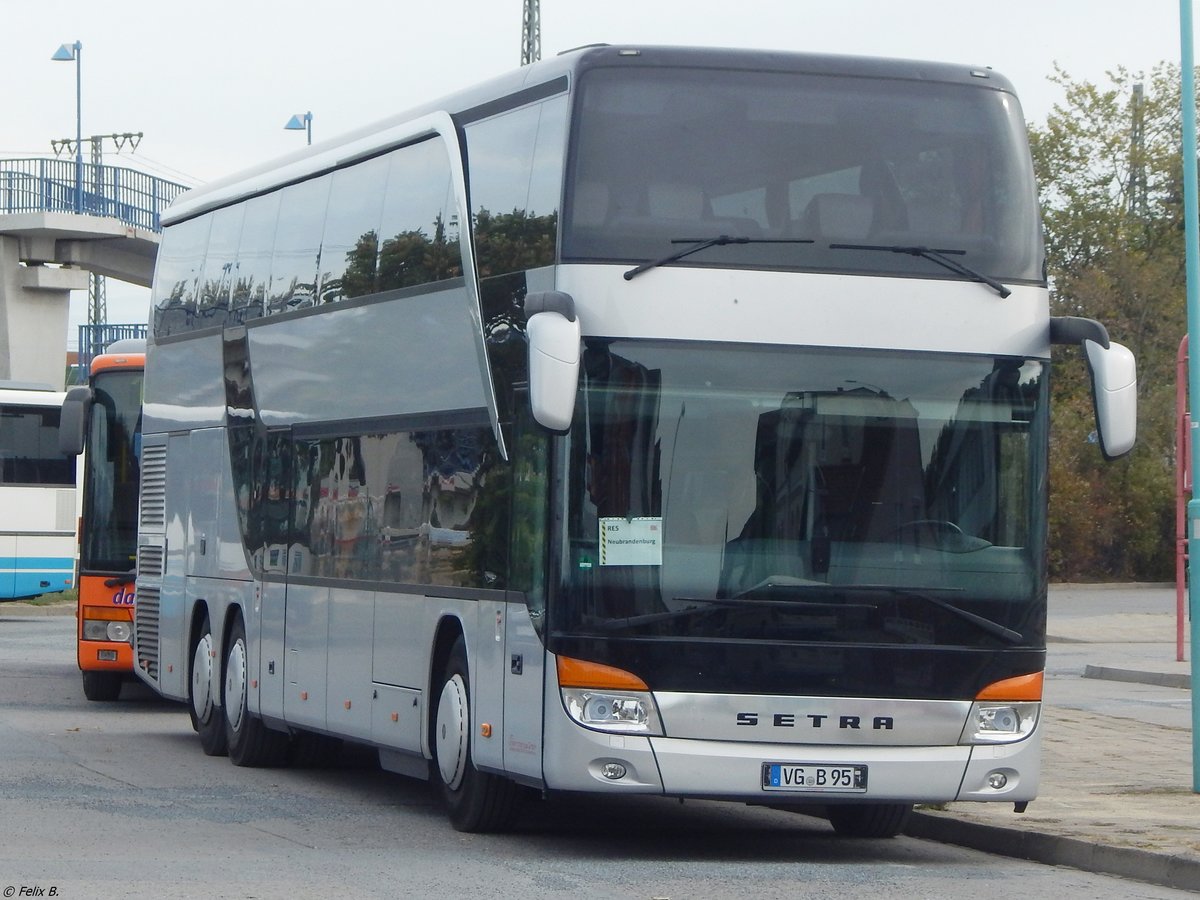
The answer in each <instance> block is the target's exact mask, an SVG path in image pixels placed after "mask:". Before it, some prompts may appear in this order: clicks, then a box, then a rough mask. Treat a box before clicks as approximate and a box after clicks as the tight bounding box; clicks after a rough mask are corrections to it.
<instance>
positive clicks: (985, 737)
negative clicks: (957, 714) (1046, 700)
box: [958, 702, 1042, 744]
mask: <svg viewBox="0 0 1200 900" xmlns="http://www.w3.org/2000/svg"><path fill="white" fill-rule="evenodd" d="M1041 707H1042V704H1041V703H995V702H991V703H988V702H983V703H980V702H976V703H974V704H973V705H972V706H971V713H970V715H969V716H967V724H966V726H965V727H964V728H963V732H962V737H961V738H959V741H958V742H959V743H960V744H1011V743H1013V742H1015V741H1021V740H1024V739H1025V738H1027V737H1029V735H1031V734H1032V733H1033V729H1034V728H1035V727H1036V726H1037V720H1038V714H1039V713H1040V712H1041Z"/></svg>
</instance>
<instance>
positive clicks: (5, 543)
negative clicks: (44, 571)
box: [0, 534, 17, 599]
mask: <svg viewBox="0 0 1200 900" xmlns="http://www.w3.org/2000/svg"><path fill="white" fill-rule="evenodd" d="M16 583H17V536H16V535H15V534H0V599H8V598H10V597H14V596H16V595H15V594H14V593H13V589H14V586H15V585H16Z"/></svg>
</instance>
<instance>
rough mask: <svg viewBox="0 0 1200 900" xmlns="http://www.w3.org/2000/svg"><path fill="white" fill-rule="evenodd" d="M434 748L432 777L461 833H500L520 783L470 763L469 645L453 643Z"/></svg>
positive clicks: (510, 815) (441, 695) (507, 818)
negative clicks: (482, 769) (480, 769)
mask: <svg viewBox="0 0 1200 900" xmlns="http://www.w3.org/2000/svg"><path fill="white" fill-rule="evenodd" d="M439 683H440V684H441V686H442V688H441V693H440V694H439V696H438V701H437V717H436V719H435V720H434V734H433V738H432V740H430V742H429V743H430V746H431V747H432V749H433V767H432V768H433V772H432V775H433V778H434V780H435V781H436V783H437V785H438V787H439V789H440V792H441V795H442V799H443V800H444V801H445V803H446V808H447V811H448V812H449V814H450V824H451V825H453V826H454V828H455V829H456V830H458V831H476V832H478V831H499V830H501V829H503V828H504V826H505V825H507V824H508V822H509V820H510V819H511V818H512V814H513V812H514V810H515V809H516V803H517V797H518V794H517V792H518V788H517V785H516V784H514V783H513V782H511V781H509V780H508V779H507V778H502V777H500V776H499V775H492V774H490V773H488V772H480V771H479V770H478V769H476V768H475V763H474V761H473V760H472V759H471V693H470V687H469V685H470V678H469V676H468V669H467V648H466V643H465V642H464V641H463V639H462V637H461V636H460V637H459V638H458V640H456V641H455V642H454V646H453V647H452V648H451V650H450V655H449V657H448V658H447V659H446V665H445V667H444V668H443V670H442V677H441V680H440V682H439Z"/></svg>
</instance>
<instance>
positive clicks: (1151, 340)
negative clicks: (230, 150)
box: [1030, 64, 1186, 580]
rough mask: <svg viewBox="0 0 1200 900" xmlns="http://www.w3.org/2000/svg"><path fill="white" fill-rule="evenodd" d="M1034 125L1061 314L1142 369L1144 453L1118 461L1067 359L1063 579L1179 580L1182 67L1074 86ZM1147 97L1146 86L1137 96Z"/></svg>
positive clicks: (1053, 531)
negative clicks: (1106, 458) (1087, 322)
mask: <svg viewBox="0 0 1200 900" xmlns="http://www.w3.org/2000/svg"><path fill="white" fill-rule="evenodd" d="M1053 80H1054V81H1056V82H1057V83H1059V84H1060V85H1062V86H1063V87H1064V89H1065V91H1066V99H1065V100H1064V102H1063V103H1061V104H1059V105H1057V106H1055V107H1054V110H1053V111H1052V112H1051V114H1050V115H1049V117H1048V118H1047V120H1046V123H1045V125H1044V126H1042V127H1040V128H1037V127H1034V128H1031V131H1030V142H1031V146H1032V150H1033V159H1034V167H1035V170H1036V172H1037V176H1038V182H1039V184H1040V185H1041V200H1042V210H1043V217H1044V221H1045V229H1046V239H1047V255H1048V273H1049V277H1050V282H1051V285H1052V288H1053V292H1052V297H1051V306H1052V312H1053V314H1055V315H1078V316H1087V317H1090V318H1094V319H1098V320H1100V321H1101V322H1103V323H1104V324H1105V325H1106V326H1107V327H1108V330H1109V333H1110V335H1111V336H1112V338H1113V339H1114V340H1117V341H1119V342H1121V343H1123V344H1125V345H1126V346H1128V347H1129V348H1130V349H1131V350H1132V351H1133V352H1134V354H1135V356H1136V357H1137V361H1138V406H1139V408H1138V444H1137V447H1136V448H1135V449H1134V451H1133V452H1132V453H1131V454H1130V455H1129V456H1127V457H1125V458H1123V459H1121V460H1119V461H1118V462H1116V463H1113V464H1105V463H1104V462H1103V460H1102V459H1101V457H1100V454H1099V452H1098V450H1097V448H1096V447H1094V446H1089V445H1088V444H1089V440H1094V436H1093V434H1092V432H1093V429H1094V427H1095V426H1094V419H1093V414H1092V408H1091V397H1090V391H1091V388H1090V385H1089V384H1088V379H1087V375H1086V370H1085V366H1084V364H1083V362H1082V360H1081V359H1080V358H1079V356H1080V355H1079V351H1078V350H1077V349H1073V348H1066V347H1056V348H1055V349H1054V364H1055V365H1054V380H1053V382H1052V385H1053V386H1052V401H1053V403H1052V413H1051V428H1050V441H1051V443H1050V548H1051V554H1050V575H1051V577H1052V578H1056V579H1062V580H1105V579H1130V580H1132V579H1151V580H1168V579H1169V578H1170V577H1171V571H1172V557H1173V549H1174V495H1173V492H1174V466H1175V448H1174V427H1173V416H1174V405H1175V356H1176V351H1177V349H1178V346H1179V341H1180V339H1181V337H1182V336H1183V334H1184V332H1185V331H1186V314H1185V305H1184V246H1183V233H1182V223H1183V204H1182V169H1181V163H1180V159H1181V157H1180V151H1179V147H1180V140H1179V135H1180V124H1179V120H1180V115H1179V110H1180V105H1179V100H1180V87H1179V70H1178V68H1177V67H1175V66H1171V65H1167V64H1163V65H1160V66H1159V67H1157V68H1156V69H1155V70H1154V71H1153V72H1152V73H1151V74H1150V76H1149V77H1148V78H1146V77H1143V76H1141V75H1134V74H1131V73H1129V72H1127V71H1126V70H1124V69H1118V70H1116V71H1115V72H1110V73H1109V84H1108V85H1107V86H1104V87H1098V86H1097V85H1094V84H1091V83H1088V82H1077V81H1073V80H1072V79H1071V78H1070V77H1069V76H1068V75H1067V73H1065V72H1064V71H1062V70H1061V69H1059V70H1057V71H1056V74H1055V76H1054V78H1053ZM1135 86H1137V87H1135Z"/></svg>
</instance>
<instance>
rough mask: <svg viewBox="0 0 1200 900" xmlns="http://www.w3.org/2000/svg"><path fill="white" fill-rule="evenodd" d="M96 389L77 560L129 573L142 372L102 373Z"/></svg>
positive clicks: (86, 568)
mask: <svg viewBox="0 0 1200 900" xmlns="http://www.w3.org/2000/svg"><path fill="white" fill-rule="evenodd" d="M93 392H94V401H93V403H92V406H91V422H90V424H89V427H88V443H87V456H86V457H85V458H86V461H87V465H88V467H89V470H90V473H91V478H90V479H89V480H88V483H87V495H86V497H85V498H84V509H83V515H84V527H83V529H82V535H81V539H80V544H81V545H80V559H79V565H80V569H81V570H82V571H98V572H128V571H131V570H132V569H133V568H134V564H135V561H136V558H137V510H138V485H139V471H140V451H141V446H140V439H141V425H142V421H141V412H142V372H141V370H140V369H139V370H136V371H132V370H131V371H107V372H100V373H98V374H97V375H96V376H95V377H94V378H93Z"/></svg>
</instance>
